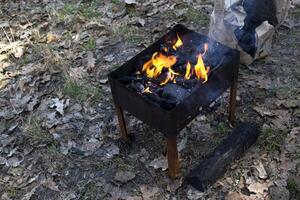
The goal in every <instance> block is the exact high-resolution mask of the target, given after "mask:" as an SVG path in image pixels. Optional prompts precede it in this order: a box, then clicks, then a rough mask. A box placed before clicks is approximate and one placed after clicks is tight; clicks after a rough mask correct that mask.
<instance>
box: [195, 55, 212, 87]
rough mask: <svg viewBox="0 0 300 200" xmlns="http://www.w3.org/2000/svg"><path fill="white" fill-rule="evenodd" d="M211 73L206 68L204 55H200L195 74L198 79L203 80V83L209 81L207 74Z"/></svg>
mask: <svg viewBox="0 0 300 200" xmlns="http://www.w3.org/2000/svg"><path fill="white" fill-rule="evenodd" d="M208 72H209V67H205V65H204V62H203V59H202V54H199V55H198V59H197V64H196V65H195V74H196V77H197V79H203V80H204V81H203V83H205V82H206V81H207V74H208Z"/></svg>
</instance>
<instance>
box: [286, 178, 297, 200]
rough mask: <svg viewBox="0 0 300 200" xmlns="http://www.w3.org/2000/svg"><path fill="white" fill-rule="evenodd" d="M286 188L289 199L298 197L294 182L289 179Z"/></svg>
mask: <svg viewBox="0 0 300 200" xmlns="http://www.w3.org/2000/svg"><path fill="white" fill-rule="evenodd" d="M286 188H287V189H288V191H289V192H290V199H297V198H298V197H299V194H300V191H299V190H298V188H297V184H296V183H295V181H294V180H291V179H289V180H288V182H287V186H286Z"/></svg>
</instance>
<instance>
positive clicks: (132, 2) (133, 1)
mask: <svg viewBox="0 0 300 200" xmlns="http://www.w3.org/2000/svg"><path fill="white" fill-rule="evenodd" d="M124 2H125V3H126V4H128V5H137V4H138V2H137V1H136V0H125V1H124Z"/></svg>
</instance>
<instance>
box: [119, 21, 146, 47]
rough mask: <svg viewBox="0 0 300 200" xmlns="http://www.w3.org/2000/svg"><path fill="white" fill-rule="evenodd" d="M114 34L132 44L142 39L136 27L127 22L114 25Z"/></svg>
mask: <svg viewBox="0 0 300 200" xmlns="http://www.w3.org/2000/svg"><path fill="white" fill-rule="evenodd" d="M114 34H115V35H116V36H117V37H122V38H124V39H125V40H127V41H128V42H131V43H133V44H137V43H139V42H141V41H142V40H143V38H142V36H141V35H140V34H139V31H138V28H137V27H134V26H130V25H127V24H123V25H120V26H118V27H116V28H115V29H114Z"/></svg>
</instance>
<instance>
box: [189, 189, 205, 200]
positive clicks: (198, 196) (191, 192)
mask: <svg viewBox="0 0 300 200" xmlns="http://www.w3.org/2000/svg"><path fill="white" fill-rule="evenodd" d="M204 195H205V194H204V193H203V192H199V191H197V190H195V189H193V188H190V189H189V190H188V192H187V198H188V199H190V200H196V199H201V198H202V197H204Z"/></svg>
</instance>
